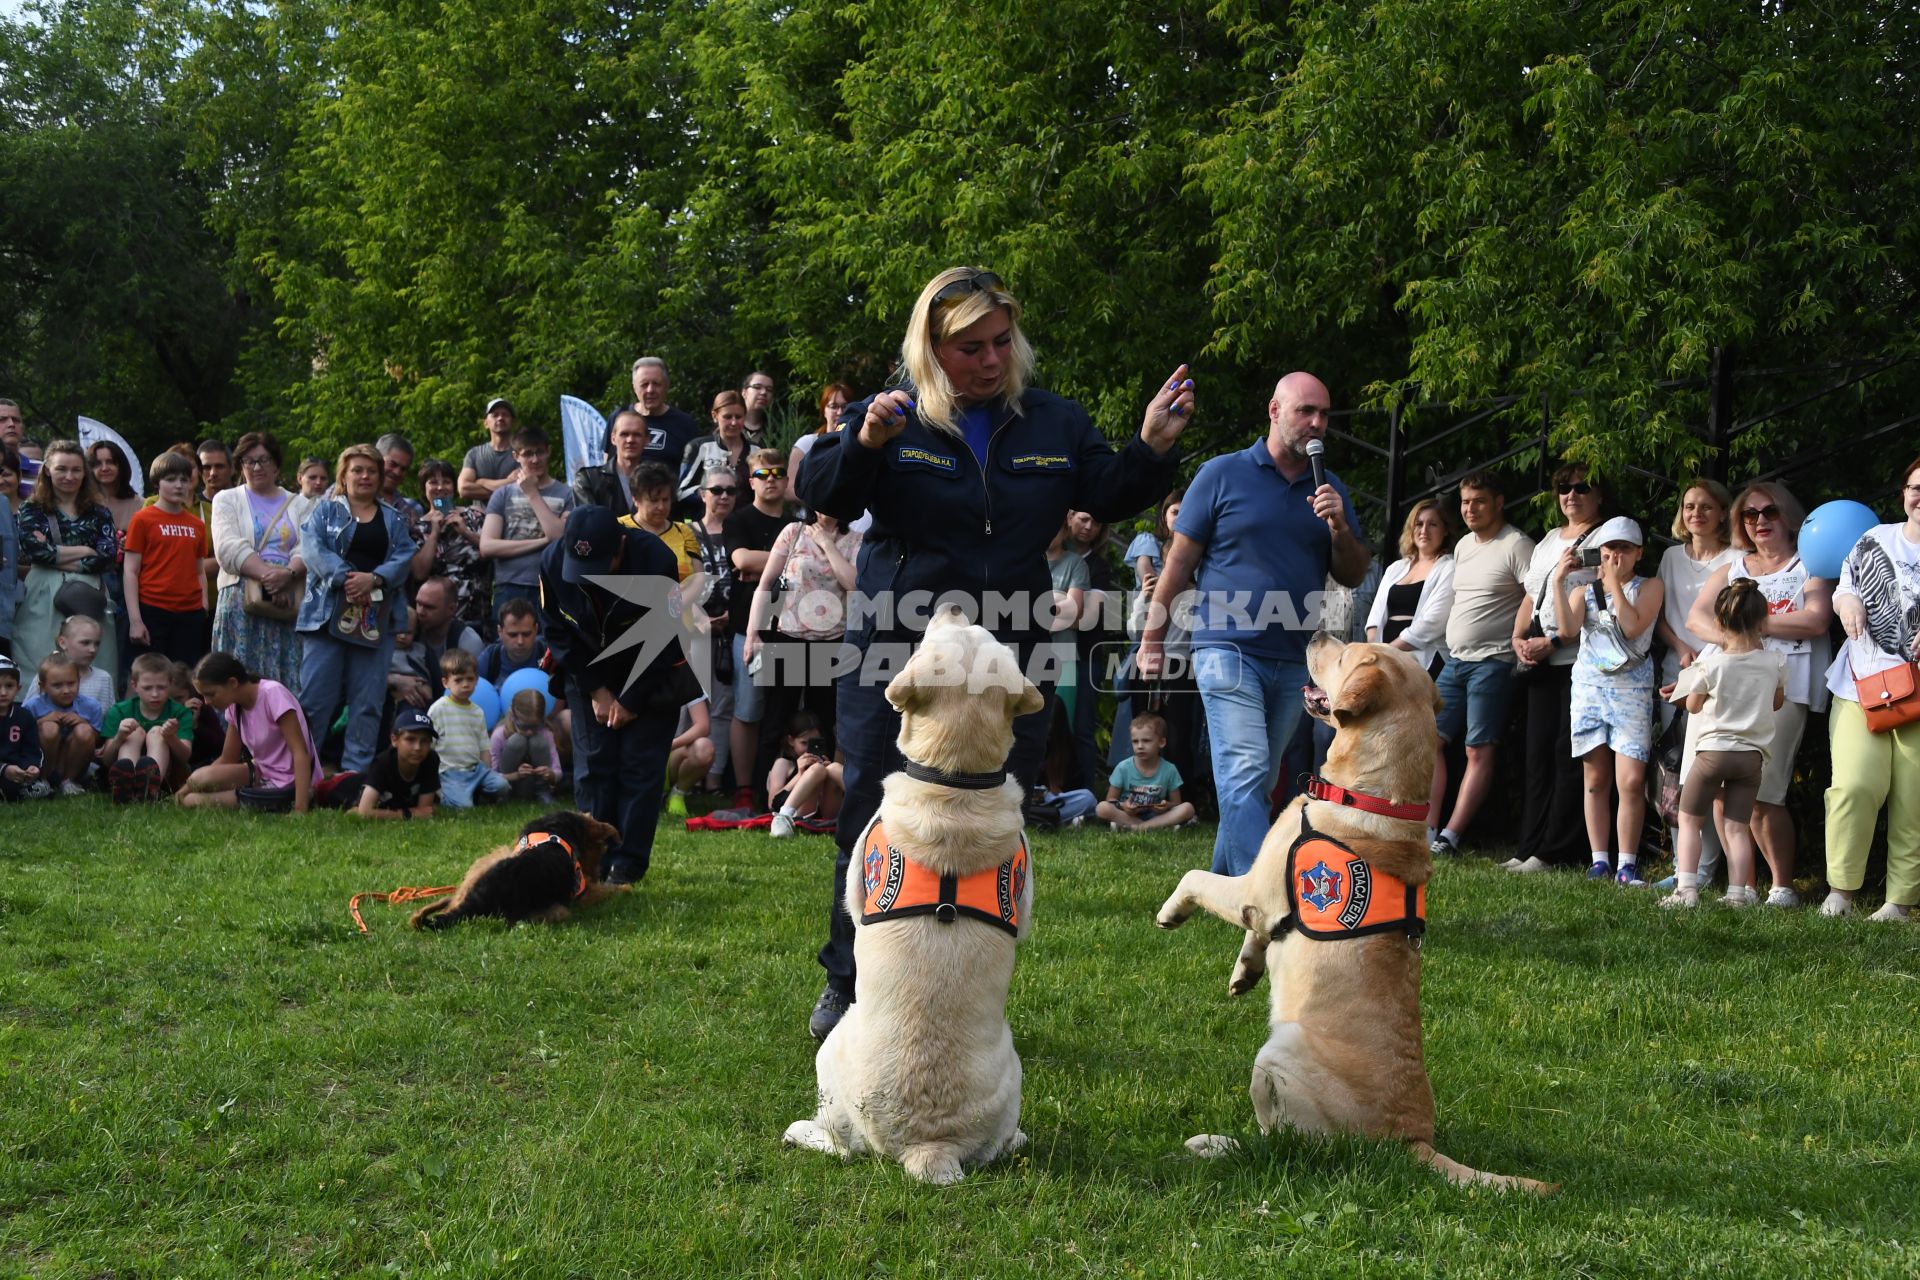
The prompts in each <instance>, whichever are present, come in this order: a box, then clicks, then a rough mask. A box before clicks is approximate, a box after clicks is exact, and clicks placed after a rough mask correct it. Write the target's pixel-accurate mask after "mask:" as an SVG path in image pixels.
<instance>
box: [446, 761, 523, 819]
mask: <svg viewBox="0 0 1920 1280" xmlns="http://www.w3.org/2000/svg"><path fill="white" fill-rule="evenodd" d="M512 785H513V784H512V783H510V782H508V781H507V780H506V778H505V777H504V776H502V775H501V774H498V773H495V772H494V771H493V770H492V769H489V768H488V767H487V766H486V765H484V764H477V765H475V766H473V768H471V769H442V770H441V771H440V803H441V804H443V805H445V806H447V808H449V809H471V808H473V802H474V801H475V800H476V799H478V798H479V797H480V796H481V795H485V796H487V797H489V798H491V799H493V800H503V799H505V798H506V794H507V791H508V789H509V788H510V787H511V786H512Z"/></svg>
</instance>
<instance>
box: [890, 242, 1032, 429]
mask: <svg viewBox="0 0 1920 1280" xmlns="http://www.w3.org/2000/svg"><path fill="white" fill-rule="evenodd" d="M990 274H991V273H990V272H987V271H983V270H981V269H980V268H978V267H948V268H947V269H946V270H945V271H942V272H941V273H940V274H939V275H937V276H935V277H934V278H933V279H931V280H929V281H927V287H926V288H924V289H922V290H921V291H920V297H919V298H918V299H917V300H916V301H915V302H914V304H913V316H912V318H911V319H909V320H908V321H907V336H906V338H905V339H903V340H902V341H901V343H900V363H901V364H903V365H905V366H906V370H907V378H908V380H909V381H910V382H912V384H913V406H914V409H915V411H916V412H917V413H918V414H919V416H920V421H922V422H924V423H926V424H927V425H928V426H929V427H932V428H933V429H934V430H935V431H944V432H946V433H947V434H948V435H950V436H953V437H955V438H958V437H959V435H960V397H959V396H958V395H956V394H955V393H954V390H953V383H952V382H950V381H949V380H948V379H947V372H946V370H944V369H942V368H941V367H940V361H939V359H938V358H936V357H935V355H934V351H933V349H934V347H935V346H936V345H938V344H939V343H941V342H943V341H945V340H946V339H947V338H948V337H949V336H950V335H952V334H955V333H958V332H960V331H961V330H962V329H965V328H967V327H968V326H969V325H973V324H978V323H979V322H980V321H981V320H983V319H985V318H986V317H987V316H989V315H992V314H993V313H994V312H995V311H1005V312H1006V313H1007V319H1008V320H1009V321H1011V322H1012V326H1013V328H1012V338H1013V349H1012V351H1011V352H1010V353H1009V356H1008V359H1007V365H1006V374H1005V376H1004V377H1003V378H1002V379H1001V383H1000V400H1001V401H1002V402H1003V403H1005V404H1006V405H1007V406H1008V407H1009V408H1010V409H1012V410H1013V412H1015V413H1019V412H1020V397H1021V395H1022V394H1023V393H1024V392H1025V391H1026V389H1027V380H1028V379H1029V378H1031V377H1032V376H1033V347H1032V345H1031V344H1029V343H1028V342H1027V335H1026V334H1024V333H1022V332H1021V331H1020V303H1019V301H1018V300H1017V299H1015V298H1014V296H1013V295H1012V294H1011V293H1008V292H1007V291H1006V290H1005V289H1004V288H1002V289H988V288H984V287H983V288H980V289H977V290H975V291H974V292H973V293H970V294H968V295H966V296H965V297H962V298H956V299H954V300H952V301H950V302H948V303H946V304H944V305H942V306H940V307H939V308H938V311H939V314H938V315H936V314H935V309H936V308H935V306H934V296H935V295H936V294H938V293H939V292H940V291H941V290H942V289H945V288H946V287H947V286H948V285H952V284H958V283H959V282H961V281H963V280H971V279H975V278H976V277H979V276H983V275H990Z"/></svg>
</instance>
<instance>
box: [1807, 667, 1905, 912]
mask: <svg viewBox="0 0 1920 1280" xmlns="http://www.w3.org/2000/svg"><path fill="white" fill-rule="evenodd" d="M1827 740H1828V743H1829V745H1830V746H1831V747H1832V750H1833V782H1832V784H1831V785H1830V786H1828V788H1827V883H1828V884H1830V885H1832V886H1833V887H1834V888H1836V889H1845V890H1847V891H1848V892H1852V891H1853V890H1855V889H1858V888H1859V887H1860V884H1861V882H1862V881H1863V880H1865V879H1866V876H1867V850H1868V848H1869V847H1870V846H1871V845H1872V844H1873V827H1874V823H1875V821H1876V820H1877V819H1878V818H1879V816H1880V806H1881V805H1885V806H1886V807H1887V901H1888V902H1894V903H1898V904H1900V905H1901V906H1904V907H1910V906H1913V905H1915V904H1916V903H1920V722H1915V723H1913V724H1909V725H1904V726H1902V727H1901V728H1899V729H1896V730H1894V731H1893V732H1891V733H1874V732H1871V731H1870V730H1869V729H1868V728H1867V717H1866V713H1864V712H1863V711H1861V710H1860V704H1859V703H1857V702H1854V701H1853V700H1852V699H1850V698H1835V699H1834V700H1833V710H1832V712H1831V713H1830V714H1829V715H1828V717H1827Z"/></svg>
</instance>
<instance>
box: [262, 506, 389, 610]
mask: <svg viewBox="0 0 1920 1280" xmlns="http://www.w3.org/2000/svg"><path fill="white" fill-rule="evenodd" d="M380 518H381V521H382V522H383V523H384V524H385V525H386V528H387V558H386V559H385V560H382V561H381V562H380V564H379V567H378V568H376V569H375V570H374V572H375V573H377V574H379V575H380V580H381V581H382V582H384V583H386V594H387V599H388V600H398V601H402V602H404V600H405V598H406V597H405V593H404V592H403V591H402V590H401V588H402V587H404V586H405V585H406V582H407V572H408V569H409V567H410V566H411V565H412V563H413V553H414V549H415V547H416V546H417V544H416V543H415V542H414V540H413V535H412V534H411V533H409V532H408V531H407V518H406V517H405V516H404V515H402V514H400V511H399V509H398V508H396V507H393V506H391V505H389V504H388V503H385V502H382V503H380ZM353 526H354V519H353V509H352V508H351V507H349V506H348V505H347V500H346V499H345V498H341V497H328V498H322V499H321V500H320V501H318V502H316V503H314V504H313V510H311V511H309V512H308V513H307V519H306V523H305V524H303V525H301V526H300V558H301V559H302V560H304V561H305V562H306V565H307V592H306V595H304V596H302V597H301V599H300V614H299V616H298V617H296V618H295V619H294V623H293V629H294V630H295V631H318V630H320V628H322V627H324V626H326V625H327V620H328V619H329V618H331V617H332V616H333V611H334V610H335V609H337V608H339V606H340V598H341V596H342V595H343V594H344V593H345V591H346V589H347V574H348V572H350V570H349V568H348V565H347V561H346V553H347V545H348V544H349V543H351V542H352V541H353ZM402 611H404V610H402Z"/></svg>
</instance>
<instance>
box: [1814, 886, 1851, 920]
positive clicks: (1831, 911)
mask: <svg viewBox="0 0 1920 1280" xmlns="http://www.w3.org/2000/svg"><path fill="white" fill-rule="evenodd" d="M1820 914H1821V915H1823V916H1827V917H1828V918H1830V919H1831V918H1833V917H1837V916H1850V915H1852V914H1853V895H1852V894H1849V893H1842V892H1840V891H1839V890H1838V889H1835V890H1834V891H1833V892H1831V893H1829V894H1828V895H1827V900H1826V901H1825V902H1823V903H1821V904H1820Z"/></svg>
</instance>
